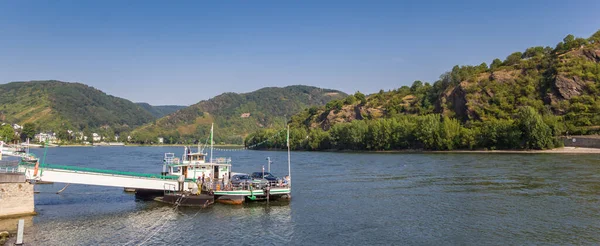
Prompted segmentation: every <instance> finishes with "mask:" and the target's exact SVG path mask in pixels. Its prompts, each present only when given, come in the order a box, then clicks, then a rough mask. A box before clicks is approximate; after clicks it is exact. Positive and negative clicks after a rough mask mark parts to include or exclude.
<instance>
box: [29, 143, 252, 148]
mask: <svg viewBox="0 0 600 246" xmlns="http://www.w3.org/2000/svg"><path fill="white" fill-rule="evenodd" d="M184 146H196V145H195V144H191V145H189V144H125V145H90V144H66V145H58V146H48V148H57V147H59V148H62V147H184ZM213 146H214V147H218V148H228V147H231V148H238V147H244V145H235V144H214V145H213ZM36 148H37V147H36ZM39 148H44V147H39Z"/></svg>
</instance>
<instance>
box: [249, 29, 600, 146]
mask: <svg viewBox="0 0 600 246" xmlns="http://www.w3.org/2000/svg"><path fill="white" fill-rule="evenodd" d="M291 126H292V128H293V129H294V131H293V133H292V137H293V143H294V145H293V147H294V148H298V149H329V148H333V149H368V150H392V149H417V148H424V149H434V150H447V149H472V148H489V149H543V148H552V147H555V146H558V145H560V144H561V143H560V141H558V139H557V136H559V135H563V134H566V133H567V132H568V133H570V134H591V133H597V132H598V129H600V31H598V32H596V33H595V34H593V35H592V36H591V37H590V38H587V39H584V38H575V37H574V36H573V35H568V36H567V37H565V38H564V40H563V42H560V43H558V44H557V45H556V46H555V48H551V47H531V48H528V49H526V50H525V51H524V52H515V53H512V54H510V55H509V56H507V57H506V59H504V60H503V61H502V60H500V59H495V60H493V61H492V63H491V64H490V65H489V66H488V65H487V64H486V63H482V64H480V65H477V66H455V67H453V68H452V70H451V71H449V72H447V73H444V74H442V75H441V76H440V79H439V80H438V81H435V82H434V83H433V84H430V83H426V82H425V83H424V82H421V81H415V82H414V83H413V84H412V86H410V87H409V86H402V87H400V88H398V89H396V90H393V91H387V92H385V91H383V90H382V91H380V92H379V93H376V94H373V95H369V96H368V97H365V95H363V94H361V93H359V92H357V93H356V94H354V95H351V96H348V97H346V98H344V99H341V100H335V101H331V102H329V103H327V105H325V106H321V107H311V108H309V109H306V110H304V111H303V112H301V113H299V114H296V115H294V116H293V117H292V119H291ZM275 132H276V130H260V131H257V132H255V133H253V134H251V135H250V136H248V138H247V139H246V144H248V145H252V144H254V143H257V142H260V141H263V140H265V139H266V138H267V137H269V136H271V135H272V134H274V133H275ZM307 136H308V137H307ZM282 137H283V136H279V138H278V140H277V141H276V142H277V143H273V144H270V145H265V147H275V148H277V147H283V146H282V145H281V144H280V143H282V142H283V140H282Z"/></svg>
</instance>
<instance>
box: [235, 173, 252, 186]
mask: <svg viewBox="0 0 600 246" xmlns="http://www.w3.org/2000/svg"><path fill="white" fill-rule="evenodd" d="M251 183H252V178H250V176H249V175H248V174H245V173H238V174H235V175H233V176H231V185H232V186H236V187H240V186H245V185H248V184H251Z"/></svg>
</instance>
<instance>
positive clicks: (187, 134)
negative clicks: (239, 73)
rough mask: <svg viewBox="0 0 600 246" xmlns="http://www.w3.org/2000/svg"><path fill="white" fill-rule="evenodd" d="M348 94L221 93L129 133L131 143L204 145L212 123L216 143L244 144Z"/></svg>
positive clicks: (306, 90)
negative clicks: (265, 130)
mask: <svg viewBox="0 0 600 246" xmlns="http://www.w3.org/2000/svg"><path fill="white" fill-rule="evenodd" d="M346 96H347V95H346V94H345V93H343V92H340V91H336V90H328V89H321V88H317V87H312V86H302V85H296V86H288V87H284V88H278V87H268V88H262V89H260V90H257V91H253V92H250V93H242V94H238V93H224V94H221V95H219V96H216V97H214V98H211V99H209V100H205V101H201V102H198V103H197V104H194V105H192V106H190V107H187V108H184V109H181V110H179V111H177V112H175V113H172V114H170V115H167V116H165V117H163V118H160V119H158V120H156V121H154V122H152V123H149V124H146V125H144V126H142V127H139V128H138V129H136V130H135V131H133V132H132V135H131V136H132V137H133V141H134V142H138V143H152V142H156V139H157V138H158V137H162V138H164V141H165V143H190V142H194V141H201V142H204V141H205V139H206V137H207V136H208V135H209V132H210V125H211V123H213V122H214V123H215V142H217V143H233V144H241V143H243V139H244V137H245V136H246V135H247V134H248V133H250V132H253V131H256V130H258V129H260V128H264V127H281V126H284V125H285V122H286V118H287V119H289V117H290V116H291V115H293V114H295V113H298V112H300V111H302V110H303V109H305V108H308V107H311V106H317V105H324V104H325V103H327V102H328V101H330V100H333V99H340V98H344V97H346Z"/></svg>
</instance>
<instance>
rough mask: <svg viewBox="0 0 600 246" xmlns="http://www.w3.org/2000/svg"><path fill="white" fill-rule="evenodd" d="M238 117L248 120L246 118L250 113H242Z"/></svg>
mask: <svg viewBox="0 0 600 246" xmlns="http://www.w3.org/2000/svg"><path fill="white" fill-rule="evenodd" d="M240 117H242V118H248V117H250V113H243V114H242V115H240Z"/></svg>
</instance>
